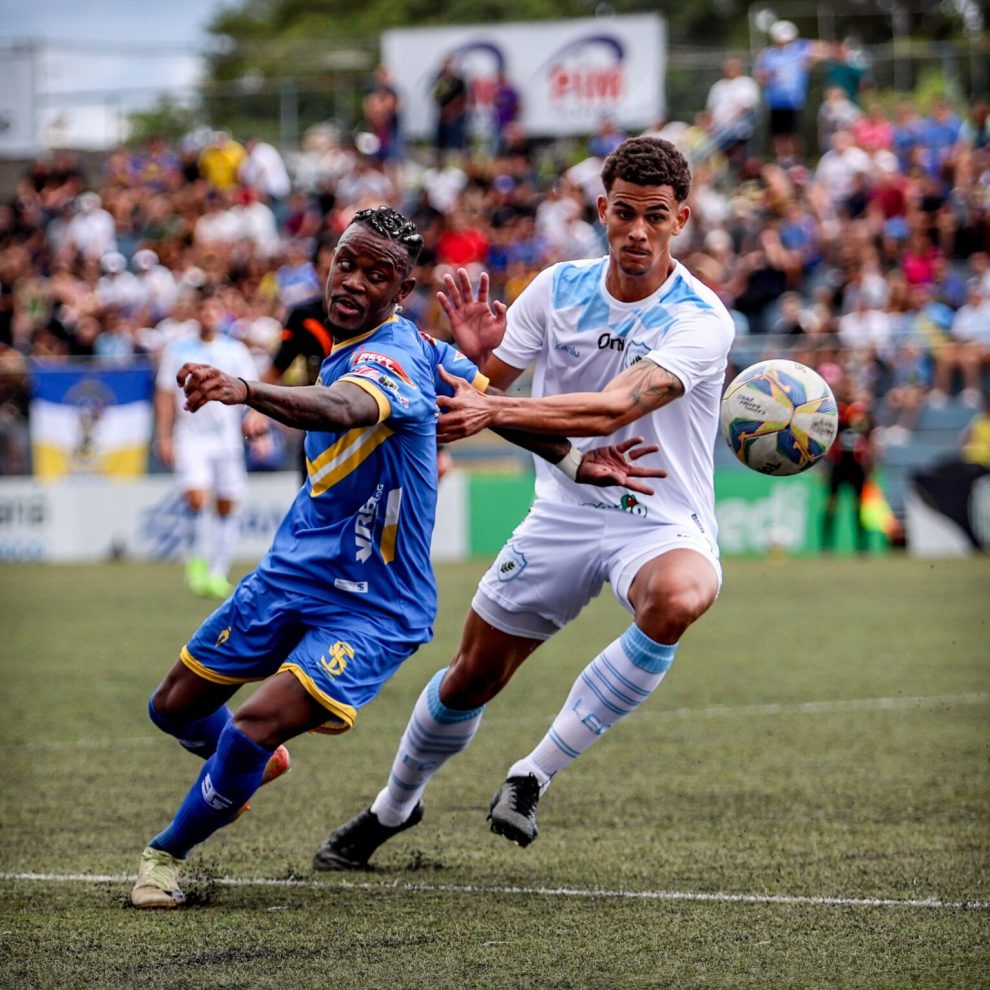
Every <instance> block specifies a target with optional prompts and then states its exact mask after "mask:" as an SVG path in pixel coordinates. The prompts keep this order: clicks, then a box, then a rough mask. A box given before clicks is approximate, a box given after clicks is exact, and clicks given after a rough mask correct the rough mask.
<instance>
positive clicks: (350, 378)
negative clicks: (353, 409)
mask: <svg viewBox="0 0 990 990" xmlns="http://www.w3.org/2000/svg"><path fill="white" fill-rule="evenodd" d="M337 381H338V382H349V383H350V384H351V385H357V386H358V387H359V388H363V389H364V390H365V392H367V393H368V395H370V396H371V397H372V398H373V399H374V400H375V402H377V403H378V422H379V423H381V422H383V421H384V420H386V419H388V417H389V416H390V415H391V413H392V403H391V402H389V401H388V399H387V398H386V397H385V393H384V392H383V391H382V390H381V389H380V388H378V387H377V386H376V385H372V384H371V382H369V381H368V379H367V378H362V377H361V376H360V375H343V376H341V377H340V378H338V379H337Z"/></svg>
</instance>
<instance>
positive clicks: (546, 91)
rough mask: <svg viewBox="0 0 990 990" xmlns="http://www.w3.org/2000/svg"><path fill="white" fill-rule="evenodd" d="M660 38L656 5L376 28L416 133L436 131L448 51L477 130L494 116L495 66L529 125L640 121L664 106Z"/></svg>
mask: <svg viewBox="0 0 990 990" xmlns="http://www.w3.org/2000/svg"><path fill="white" fill-rule="evenodd" d="M665 45H666V39H665V34H664V22H663V21H662V20H661V18H660V17H659V16H657V15H655V14H642V15H630V16H621V17H605V18H580V19H576V20H562V21H533V22H531V23H511V24H484V25H483V24H476V25H465V26H459V27H437V28H402V29H399V30H393V31H386V32H385V33H384V35H383V37H382V52H383V58H384V61H385V64H386V65H387V66H388V68H389V69H390V70H391V72H392V74H393V76H394V79H395V83H396V88H397V89H398V91H399V94H400V97H401V99H402V126H403V129H404V131H405V133H406V135H407V136H409V137H414V138H430V137H432V136H433V134H434V130H435V126H436V122H435V113H434V101H433V94H432V91H433V84H434V82H435V80H436V77H437V73H438V71H439V69H440V66H441V63H442V62H443V61H444V60H445V59H446V58H452V59H453V60H454V64H455V67H456V68H457V70H458V71H459V73H460V74H461V75H462V76H463V77H464V79H465V81H466V82H467V84H468V94H469V105H470V108H471V120H472V124H473V127H474V130H475V133H478V132H479V131H482V130H484V128H485V127H486V126H487V125H486V121H487V120H488V119H490V117H491V111H492V102H493V100H492V95H493V92H494V87H495V81H496V79H497V78H498V75H499V73H500V72H504V73H505V75H506V78H507V79H508V81H509V82H510V83H511V84H512V85H513V86H514V87H515V88H516V89H517V90H518V92H519V95H520V97H521V103H522V109H521V114H520V123H521V124H522V126H523V128H524V129H525V131H526V133H527V134H530V135H532V136H537V137H560V136H567V135H574V134H588V133H590V132H592V131H594V130H595V129H596V128H597V127H598V124H599V123H600V122H601V120H602V119H603V118H605V117H609V118H611V119H612V120H614V121H615V122H616V123H617V124H618V125H619V126H620V127H622V128H625V129H628V130H633V131H635V130H643V129H644V128H646V127H649V126H652V125H654V124H656V123H657V121H658V120H660V119H661V118H662V116H663V113H664V99H663V80H664V75H665Z"/></svg>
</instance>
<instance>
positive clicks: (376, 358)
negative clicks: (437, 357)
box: [351, 351, 416, 388]
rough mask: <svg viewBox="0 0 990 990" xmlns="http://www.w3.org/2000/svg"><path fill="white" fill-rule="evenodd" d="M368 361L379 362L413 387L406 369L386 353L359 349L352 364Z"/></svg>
mask: <svg viewBox="0 0 990 990" xmlns="http://www.w3.org/2000/svg"><path fill="white" fill-rule="evenodd" d="M366 361H367V362H370V363H371V364H380V365H381V366H382V367H383V368H385V369H386V370H388V371H390V372H391V373H392V374H393V375H395V376H396V377H397V378H401V379H402V380H403V381H404V382H405V383H406V384H407V385H409V386H411V387H412V388H415V387H416V386H415V385H414V384H413V380H412V379H411V378H410V377H409V376H408V375H407V374H406V369H405V368H403V367H402V365H401V364H399V362H398V361H396V360H395V358H392V357H389V356H388V355H387V354H379V352H378V351H361V353H360V354H357V355H356V356H355V357H354V360H353V361H352V362H351V363H352V364H354V365H355V366H356V365H359V364H364V363H365V362H366Z"/></svg>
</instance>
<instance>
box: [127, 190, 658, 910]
mask: <svg viewBox="0 0 990 990" xmlns="http://www.w3.org/2000/svg"><path fill="white" fill-rule="evenodd" d="M421 245H422V239H421V238H420V236H419V234H418V233H417V232H416V228H415V227H414V226H413V224H412V223H410V222H409V221H408V220H407V219H406V218H405V217H403V216H402V215H401V214H400V213H397V212H396V211H394V210H392V209H390V208H388V207H379V208H378V209H375V210H364V211H361V212H360V213H358V214H357V215H356V216H355V217H354V219H353V220H352V222H351V224H350V225H349V226H348V228H347V229H346V230H345V231H344V233H343V234H342V235H341V238H340V241H339V242H338V245H337V248H336V250H335V253H334V258H333V262H332V264H331V268H330V273H329V276H328V279H327V286H326V297H325V302H326V308H327V316H328V322H329V325H330V327H331V329H332V332H333V338H334V347H333V350H332V351H331V353H330V356H329V357H328V358H327V359H326V360H325V362H324V363H323V366H322V369H321V371H320V377H319V379H318V380H317V383H316V384H315V385H312V386H304V387H297V388H286V387H282V386H277V385H267V384H262V383H261V382H247V381H245V380H244V379H242V378H235V377H233V376H230V375H227V374H224V373H223V372H221V371H219V370H218V369H216V368H213V367H210V366H208V365H201V364H186V365H183V367H182V368H180V369H179V372H178V375H177V380H178V382H179V384H180V386H181V387H182V388H183V390H184V392H185V395H186V407H187V408H188V409H189V410H190V411H193V412H195V411H196V410H197V409H199V408H201V407H202V406H203V405H204V404H205V403H207V402H220V403H223V404H225V405H237V404H246V405H248V406H250V407H251V408H253V409H256V410H258V411H259V412H262V413H264V414H265V415H267V416H270V417H272V418H273V419H276V420H278V421H279V422H281V423H284V424H286V425H288V426H292V427H296V428H300V429H304V430H306V431H307V433H306V438H305V451H306V461H307V467H308V477H307V480H306V483H305V485H304V486H303V488H302V489H301V490H300V492H299V494H298V495H297V497H296V499H295V501H294V502H293V504H292V506H291V507H290V509H289V511H288V513H287V514H286V516H285V518H284V520H283V521H282V523H281V525H280V527H279V529H278V532H277V533H276V534H275V538H274V540H273V543H272V546H271V548H270V550H269V551H268V553H267V554H266V555H265V557H264V558H263V559H262V560H261V562H260V563H259V564H258V566H257V568H256V569H255V570H254V571H253V572H252V573H250V574H249V575H248V576H247V577H245V578H244V579H243V580H242V581H241V582H240V584H239V585H238V586H237V588H236V589H235V590H234V593H233V594H232V596H231V597H230V598H229V599H228V600H227V601H226V602H225V603H224V604H223V605H221V606H220V608H218V609H217V610H216V611H215V612H214V613H213V614H212V615H211V616H209V617H208V618H207V619H206V620H205V621H204V622H203V624H202V625H201V626H200V628H199V629H198V630H197V631H196V633H195V634H194V635H193V637H192V638H191V639H190V640H189V642H188V643H187V644H186V645H185V646H184V647H183V648H182V650H181V652H180V655H179V659H178V660H177V661H176V662H175V664H174V665H173V666H172V668H171V670H170V671H169V672H168V674H167V675H166V677H165V679H164V680H163V681H162V683H161V684H160V685H159V686H158V687H157V688H156V690H155V692H154V694H153V695H152V697H151V700H150V703H149V714H150V717H151V720H152V721H153V722H154V723H155V724H156V725H157V726H158V727H159V728H160V729H162V730H163V731H164V732H166V733H168V734H170V735H172V736H175V737H176V738H177V739H178V740H179V742H180V743H181V744H182V746H183V747H185V748H186V749H187V750H189V751H191V752H193V753H195V754H196V755H198V756H200V757H202V758H203V759H204V761H205V763H204V766H203V768H202V770H201V771H200V773H199V775H198V777H197V779H196V781H195V783H194V784H193V786H192V787H191V789H190V790H189V792H188V793H187V794H186V796H185V798H184V799H183V801H182V804H181V805H180V807H179V810H178V811H177V813H176V815H175V817H174V818H173V819H172V822H171V823H170V824H169V825H168V826H167V827H166V828H165V829H164V830H163V831H162V832H160V833H159V834H158V835H156V836H155V837H154V838H153V839H152V840H151V842H150V843H149V844H148V846H147V848H146V849H145V850H144V852H143V853H142V855H141V862H140V867H139V871H138V876H137V881H136V883H135V885H134V888H133V889H132V891H131V902H132V903H133V904H134V906H135V907H139V908H171V907H176V906H178V905H180V904H182V903H183V901H184V900H185V898H184V895H183V894H182V892H181V891H180V889H179V885H178V874H179V870H180V868H181V865H182V862H183V860H184V859H185V857H186V856H187V854H188V853H189V851H190V850H191V849H192V848H193V847H194V846H195V845H197V844H198V843H200V842H202V841H204V840H205V839H206V838H208V837H209V836H210V835H212V834H213V833H214V832H215V831H217V829H219V828H222V827H223V826H224V825H227V824H229V823H230V822H231V821H233V820H234V818H236V817H237V816H238V815H239V814H240V813H241V812H242V810H243V809H244V808H245V806H246V805H247V803H248V801H249V800H250V798H251V796H252V795H253V794H254V792H255V791H256V790H257V789H258V787H259V786H261V784H262V783H267V782H268V781H269V780H273V779H275V777H277V776H279V775H280V774H281V773H284V772H285V770H287V769H288V767H289V758H288V753H287V751H286V750H285V747H284V745H283V744H284V743H285V742H286V741H287V740H289V739H291V738H292V737H294V736H296V735H299V734H300V733H303V732H307V731H317V732H326V733H339V732H344V731H346V730H347V729H349V728H351V726H353V724H354V721H355V718H356V716H357V712H358V710H359V709H360V708H361V707H363V706H364V705H366V704H367V703H368V702H369V701H371V700H372V699H373V698H374V697H375V696H376V695H377V694H378V692H379V691H380V690H381V687H382V685H383V684H384V682H385V681H386V680H387V679H388V678H389V677H390V676H391V675H392V674H393V673H394V672H395V670H396V669H397V668H398V666H399V665H400V664H401V663H402V662H403V661H404V660H405V659H407V658H408V657H409V656H410V655H411V654H412V653H413V652H415V650H416V649H417V648H418V647H419V645H420V644H422V643H424V642H427V641H428V640H429V639H430V638H431V636H432V628H431V625H432V622H433V618H434V615H435V613H436V584H435V581H434V578H433V570H432V567H431V564H430V541H431V535H432V531H433V523H434V516H435V510H436V490H437V478H436V395H437V390H438V389H440V390H441V391H445V392H446V394H448V395H449V394H451V389H450V387H449V386H448V385H446V384H444V382H442V381H441V379H440V372H439V369H440V368H441V367H442V368H444V369H445V370H446V372H447V373H448V374H452V375H456V376H458V377H460V378H464V379H466V380H468V381H470V382H472V383H473V384H474V385H475V387H477V388H480V389H485V388H486V387H487V379H486V378H485V376H483V375H482V374H481V373H480V372H479V371H478V369H477V368H476V367H475V366H474V365H473V364H472V363H471V362H470V361H469V360H468V359H467V358H466V357H464V355H463V354H461V353H459V352H458V351H457V350H456V349H455V348H454V347H452V346H451V345H449V344H446V343H444V342H441V341H437V340H434V339H433V338H432V337H429V336H427V335H426V334H422V333H420V332H419V330H418V329H417V328H416V327H415V326H414V325H413V324H412V323H411V322H410V321H408V320H406V319H404V318H403V317H401V316H400V315H398V309H399V305H400V303H401V301H402V300H403V299H404V298H405V297H406V296H407V295H408V294H409V292H410V291H411V290H412V288H413V286H414V284H415V280H414V279H413V278H412V275H411V272H412V268H413V265H414V264H415V261H416V258H417V256H418V254H419V250H420V247H421ZM512 439H514V440H515V441H516V442H518V443H520V444H522V445H524V446H526V447H527V448H528V449H530V450H533V451H534V452H537V453H539V454H540V455H541V456H544V457H546V458H547V459H548V460H549V461H551V462H552V463H558V462H562V461H564V460H565V459H567V458H570V460H571V461H573V455H572V454H571V445H570V442H569V441H568V440H566V439H560V438H555V437H551V438H538V437H536V436H528V437H526V436H521V437H518V438H517V437H513V438H512ZM634 448H635V449H634ZM655 449H656V448H655V447H644V446H639V447H637V444H636V443H631V442H625V443H622V444H618V445H615V446H613V447H605V448H600V449H599V450H597V451H592V452H588V453H586V454H585V455H584V457H583V460H581V463H580V466H579V469H578V477H579V478H580V480H581V481H585V482H588V483H590V484H598V485H602V484H607V485H614V484H617V483H618V484H626V485H628V486H629V487H630V488H631V489H632V490H634V491H647V492H649V491H652V489H649V488H648V487H646V486H644V485H643V484H642V483H641V482H638V481H636V480H635V479H637V478H644V477H657V476H662V472H658V471H655V470H650V469H647V468H641V467H636V466H634V465H633V464H632V463H630V462H632V461H635V460H637V459H638V458H639V457H641V456H643V454H645V453H649V452H652V451H653V450H655ZM627 456H628V460H627V459H626V457H627ZM568 463H570V461H568ZM262 680H263V681H264V682H265V683H264V684H262V685H261V686H260V687H259V688H258V690H257V691H256V692H255V693H254V694H253V695H252V697H251V698H250V699H249V700H248V701H247V702H246V703H245V704H243V705H242V706H241V707H240V708H239V709H238V711H237V713H236V714H234V713H232V712H231V710H230V708H229V707H228V706H227V701H228V700H229V699H230V697H231V696H232V695H233V694H234V692H235V691H236V690H237V689H238V688H239V687H240V686H241V685H242V684H244V683H247V682H250V681H262Z"/></svg>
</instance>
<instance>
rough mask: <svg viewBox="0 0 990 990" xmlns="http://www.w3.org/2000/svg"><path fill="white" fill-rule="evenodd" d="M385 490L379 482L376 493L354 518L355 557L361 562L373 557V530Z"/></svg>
mask: <svg viewBox="0 0 990 990" xmlns="http://www.w3.org/2000/svg"><path fill="white" fill-rule="evenodd" d="M384 491H385V486H384V485H382V484H379V486H378V487H377V488H376V489H375V494H374V495H372V496H371V498H369V499H368V501H367V502H365V503H364V505H362V506H361V508H360V509H359V510H358V514H357V518H356V519H355V520H354V543H355V545H356V546H357V550H356V552H355V554H354V559H355V560H357V561H358V562H359V563H361V564H363V563H365V562H366V561H367V560H368V558H369V557H371V553H372V548H373V545H374V544H373V542H372V539H371V530H372V527H373V526H374V523H375V516H376V515H377V514H378V503H379V502H380V501H381V499H382V493H383V492H384Z"/></svg>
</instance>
